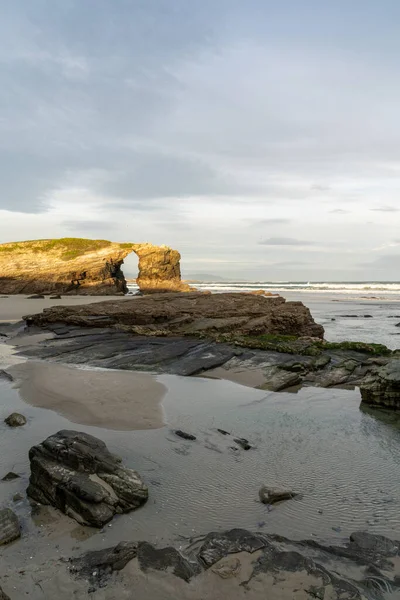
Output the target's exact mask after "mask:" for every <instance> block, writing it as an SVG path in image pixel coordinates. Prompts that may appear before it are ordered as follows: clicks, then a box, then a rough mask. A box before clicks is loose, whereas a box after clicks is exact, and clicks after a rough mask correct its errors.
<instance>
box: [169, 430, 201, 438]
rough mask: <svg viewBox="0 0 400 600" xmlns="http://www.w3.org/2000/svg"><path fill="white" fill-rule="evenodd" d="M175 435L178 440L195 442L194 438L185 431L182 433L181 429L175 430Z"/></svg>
mask: <svg viewBox="0 0 400 600" xmlns="http://www.w3.org/2000/svg"><path fill="white" fill-rule="evenodd" d="M174 433H175V435H177V436H178V437H180V438H183V439H184V440H192V441H193V440H196V439H197V438H196V436H195V435H192V434H191V433H186V431H182V430H181V429H176V430H175V431H174Z"/></svg>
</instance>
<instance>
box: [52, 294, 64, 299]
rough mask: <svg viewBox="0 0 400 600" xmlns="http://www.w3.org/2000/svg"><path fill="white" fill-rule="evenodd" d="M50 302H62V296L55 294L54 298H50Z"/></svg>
mask: <svg viewBox="0 0 400 600" xmlns="http://www.w3.org/2000/svg"><path fill="white" fill-rule="evenodd" d="M50 300H61V296H60V294H55V295H54V296H50Z"/></svg>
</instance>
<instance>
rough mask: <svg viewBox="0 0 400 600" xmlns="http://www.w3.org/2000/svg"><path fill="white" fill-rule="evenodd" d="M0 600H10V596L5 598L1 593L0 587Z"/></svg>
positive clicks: (5, 595)
mask: <svg viewBox="0 0 400 600" xmlns="http://www.w3.org/2000/svg"><path fill="white" fill-rule="evenodd" d="M0 600H10V596H7V594H5V593H4V592H3V590H2V589H1V587H0Z"/></svg>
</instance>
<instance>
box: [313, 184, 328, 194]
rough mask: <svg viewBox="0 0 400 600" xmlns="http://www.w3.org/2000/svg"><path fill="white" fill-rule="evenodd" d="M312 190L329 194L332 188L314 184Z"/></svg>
mask: <svg viewBox="0 0 400 600" xmlns="http://www.w3.org/2000/svg"><path fill="white" fill-rule="evenodd" d="M310 189H311V190H313V191H315V192H329V191H330V189H331V188H330V186H329V185H322V184H318V183H314V184H313V185H312V186H311V188H310Z"/></svg>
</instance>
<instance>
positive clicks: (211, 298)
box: [25, 292, 324, 339]
mask: <svg viewBox="0 0 400 600" xmlns="http://www.w3.org/2000/svg"><path fill="white" fill-rule="evenodd" d="M25 319H26V320H27V322H28V323H29V324H34V325H40V326H43V325H48V324H51V323H57V322H63V323H66V324H73V325H81V326H86V327H87V326H89V327H93V326H97V327H117V328H118V329H120V330H121V329H122V330H125V331H129V332H132V333H136V334H140V335H152V336H154V335H159V336H165V335H172V336H176V335H201V336H205V337H206V336H208V337H215V335H218V334H228V335H229V334H230V333H232V332H234V333H235V335H238V334H241V335H243V336H259V335H262V334H279V335H292V336H309V337H313V338H314V337H316V338H321V339H322V337H323V334H324V329H323V327H322V325H318V324H317V323H315V321H314V319H313V318H312V316H311V313H310V311H309V309H308V308H307V307H306V306H304V304H303V303H302V302H286V300H285V299H284V298H281V297H264V296H254V295H251V294H240V293H227V294H202V293H199V292H197V293H196V292H194V293H191V294H183V295H182V294H155V295H152V296H145V297H141V298H134V299H126V300H123V301H118V302H113V301H105V302H96V303H95V304H90V305H86V306H83V305H82V306H69V307H67V306H55V307H52V308H49V309H45V310H44V311H43V312H42V313H40V314H36V315H31V316H29V317H25Z"/></svg>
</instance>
